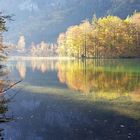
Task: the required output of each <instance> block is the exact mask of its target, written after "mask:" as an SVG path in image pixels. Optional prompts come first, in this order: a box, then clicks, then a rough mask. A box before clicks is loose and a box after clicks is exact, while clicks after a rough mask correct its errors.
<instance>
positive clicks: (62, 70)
mask: <svg viewBox="0 0 140 140" xmlns="http://www.w3.org/2000/svg"><path fill="white" fill-rule="evenodd" d="M28 66H29V67H31V69H32V71H33V72H34V71H36V70H37V71H40V73H42V74H43V73H48V71H57V76H58V79H59V82H60V83H62V84H66V85H67V86H68V87H69V88H70V89H74V90H77V91H80V92H82V93H83V94H84V95H91V94H92V96H93V98H94V99H95V100H96V98H97V99H99V98H100V99H109V100H110V99H117V98H119V97H121V96H125V97H131V99H132V100H140V98H138V97H139V96H140V95H139V94H140V93H139V91H140V71H139V70H140V64H139V60H133V61H131V60H129V61H127V60H121V61H120V60H87V61H80V60H73V61H54V60H31V61H27V62H25V61H24V60H22V61H18V62H16V68H17V70H18V71H19V74H20V77H21V78H25V77H26V69H27V67H28Z"/></svg>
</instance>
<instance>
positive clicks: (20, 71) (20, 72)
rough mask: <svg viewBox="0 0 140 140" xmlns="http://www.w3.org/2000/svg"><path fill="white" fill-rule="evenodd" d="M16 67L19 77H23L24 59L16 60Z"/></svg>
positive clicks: (24, 71) (24, 73)
mask: <svg viewBox="0 0 140 140" xmlns="http://www.w3.org/2000/svg"><path fill="white" fill-rule="evenodd" d="M16 68H17V70H18V71H19V74H20V77H21V78H23V79H24V78H25V76H26V63H25V62H24V61H18V62H17V65H16Z"/></svg>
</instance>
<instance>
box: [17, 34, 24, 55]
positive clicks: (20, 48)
mask: <svg viewBox="0 0 140 140" xmlns="http://www.w3.org/2000/svg"><path fill="white" fill-rule="evenodd" d="M25 45H26V42H25V37H24V36H23V35H22V36H20V38H19V41H18V44H17V49H18V51H20V52H24V51H25Z"/></svg>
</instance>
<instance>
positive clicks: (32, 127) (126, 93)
mask: <svg viewBox="0 0 140 140" xmlns="http://www.w3.org/2000/svg"><path fill="white" fill-rule="evenodd" d="M22 65H23V66H22ZM9 67H11V71H12V73H13V74H14V75H15V77H17V76H21V77H22V78H23V75H20V73H21V72H19V70H20V71H22V69H23V71H26V72H25V76H24V80H23V82H22V83H21V84H20V85H19V88H20V87H21V86H22V85H26V86H25V87H24V88H23V91H22V92H21V93H20V96H16V102H15V103H12V105H11V106H12V107H13V108H14V110H15V111H16V112H17V114H18V116H19V119H18V121H17V122H16V123H17V125H13V124H11V125H10V126H11V128H8V130H7V131H10V132H11V131H12V132H16V134H17V135H16V136H15V135H12V134H11V135H10V134H9V135H8V134H7V138H10V137H11V138H12V139H14V140H16V139H17V140H18V139H20V140H22V139H23V140H24V139H27V140H28V139H44V140H45V139H54V140H55V139H62V140H63V139H68V140H71V139H80V140H85V139H87V140H91V139H101V140H102V139H103V140H108V139H122V140H124V139H127V138H128V136H129V137H131V139H137V138H139V136H140V134H139V128H140V125H139V124H140V111H139V110H140V64H139V60H100V61H97V60H87V61H80V60H72V61H68V60H67V61H64V60H59V61H54V60H45V59H44V60H19V61H12V62H10V64H9ZM17 67H18V69H17ZM25 69H26V70H25ZM17 70H18V71H17ZM17 104H18V106H17ZM101 130H102V131H101ZM108 134H110V135H108ZM130 135H131V136H130Z"/></svg>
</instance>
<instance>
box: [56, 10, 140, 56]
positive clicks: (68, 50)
mask: <svg viewBox="0 0 140 140" xmlns="http://www.w3.org/2000/svg"><path fill="white" fill-rule="evenodd" d="M139 17H140V14H139V13H136V14H134V15H133V16H132V17H128V18H126V19H124V20H123V19H120V18H119V17H117V16H107V17H103V18H99V19H97V18H96V16H94V17H93V21H92V22H91V23H90V22H89V21H87V20H85V21H83V22H82V23H81V24H80V25H75V26H71V27H69V28H68V29H67V31H66V33H62V34H60V35H59V37H58V39H57V43H58V53H59V55H60V56H72V57H81V56H85V57H93V58H122V57H125V58H127V57H140V47H139V46H140V31H139V29H140V24H139V22H140V18H139Z"/></svg>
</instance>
